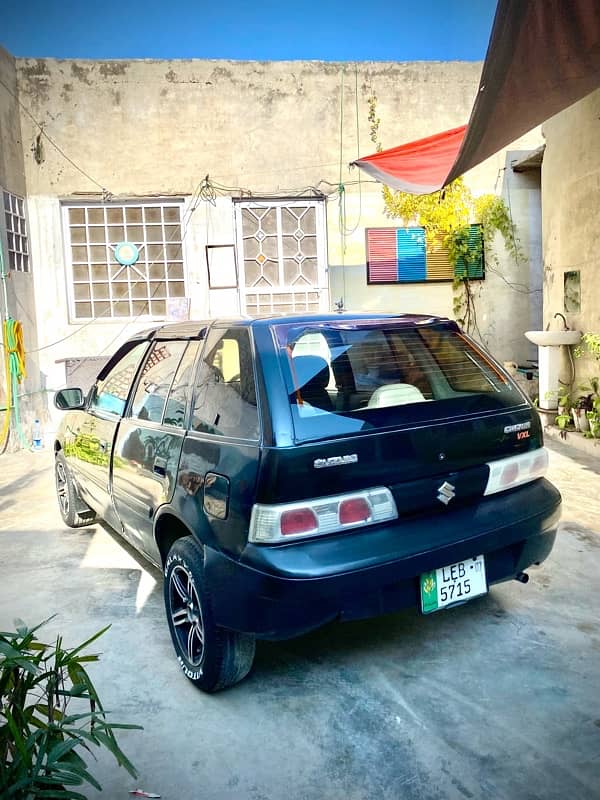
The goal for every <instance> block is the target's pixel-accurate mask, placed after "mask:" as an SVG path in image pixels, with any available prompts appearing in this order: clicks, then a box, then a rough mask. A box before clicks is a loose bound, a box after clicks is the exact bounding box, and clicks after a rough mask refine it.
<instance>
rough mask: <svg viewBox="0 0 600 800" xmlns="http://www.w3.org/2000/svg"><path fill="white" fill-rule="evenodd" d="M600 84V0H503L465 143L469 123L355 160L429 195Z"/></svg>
mask: <svg viewBox="0 0 600 800" xmlns="http://www.w3.org/2000/svg"><path fill="white" fill-rule="evenodd" d="M599 87H600V0H568V2H567V0H498V6H497V8H496V16H495V18H494V26H493V28H492V35H491V38H490V43H489V46H488V51H487V55H486V59H485V63H484V65H483V71H482V73H481V80H480V83H479V90H478V92H477V97H476V99H475V103H474V105H473V109H472V111H471V117H470V119H469V124H468V126H467V127H466V133H464V136H463V137H462V139H461V141H458V139H459V136H458V134H457V131H463V132H464V131H465V129H464V128H456V129H455V130H453V131H447V132H445V133H441V134H438V135H436V136H430V137H428V138H427V139H421V140H419V141H417V142H410V143H409V144H405V145H402V146H400V147H395V148H393V149H391V150H386V151H384V152H382V153H375V154H374V155H372V156H367V157H366V158H361V159H358V160H357V161H354V162H353V163H354V164H356V165H357V166H358V167H361V168H362V169H365V170H366V171H367V172H368V173H369V174H370V175H372V176H373V177H376V178H377V180H380V181H381V182H382V183H386V184H387V185H388V186H391V187H393V188H396V189H402V190H403V191H408V192H413V193H415V194H427V193H429V192H433V191H436V190H437V189H441V187H442V186H445V185H446V184H447V183H450V181H452V180H454V178H456V177H458V176H459V175H462V174H463V173H465V172H467V170H469V169H471V168H472V167H474V166H476V165H477V164H479V163H481V162H482V161H484V160H485V159H486V158H488V157H489V156H491V155H493V154H494V153H497V152H498V151H499V150H501V149H502V148H503V147H506V145H508V144H510V143H511V142H513V141H515V139H518V138H519V136H522V135H523V134H524V133H526V132H527V131H529V130H531V129H532V128H534V127H535V126H536V125H539V124H540V123H542V122H544V121H545V120H547V119H548V118H549V117H552V116H553V115H554V114H557V113H558V112H559V111H562V110H563V109H564V108H567V106H570V105H571V104H572V103H575V102H576V101H577V100H580V99H581V98H582V97H585V95H587V94H589V93H590V92H593V91H594V90H595V89H598V88H599ZM451 140H453V142H454V145H455V147H456V149H455V150H453V149H452V147H451V146H450V141H451ZM420 148H422V149H420ZM409 154H412V155H411V156H409ZM419 159H420V161H421V163H420V164H415V160H417V161H418V160H419Z"/></svg>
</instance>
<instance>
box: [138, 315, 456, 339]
mask: <svg viewBox="0 0 600 800" xmlns="http://www.w3.org/2000/svg"><path fill="white" fill-rule="evenodd" d="M379 320H382V321H383V320H389V321H394V322H398V323H400V324H405V325H407V326H409V325H424V324H427V323H429V324H432V323H435V322H449V321H450V320H448V318H447V317H438V316H431V315H426V314H369V313H365V312H357V313H352V312H349V311H344V312H342V313H337V312H319V313H312V314H307V313H299V314H281V315H279V314H268V315H262V316H257V317H223V318H217V319H212V320H197V321H194V320H190V321H188V322H172V323H166V324H164V325H157V326H156V327H154V328H149V329H147V330H145V331H140V332H139V333H136V334H135V335H134V336H132V337H131V338H130V341H132V340H140V339H141V340H143V339H166V338H168V339H199V338H203V337H204V336H205V335H206V332H207V330H208V328H212V327H218V328H222V327H233V326H236V327H247V328H259V327H261V328H262V327H268V326H270V325H274V324H275V325H290V324H292V325H293V324H298V323H301V324H302V323H305V324H308V325H310V324H311V323H318V322H338V323H340V322H341V323H343V322H361V321H363V322H369V321H372V322H376V321H379Z"/></svg>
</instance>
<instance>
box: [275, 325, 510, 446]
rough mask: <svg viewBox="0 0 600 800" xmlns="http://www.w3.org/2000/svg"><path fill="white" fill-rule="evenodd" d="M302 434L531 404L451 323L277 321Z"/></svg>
mask: <svg viewBox="0 0 600 800" xmlns="http://www.w3.org/2000/svg"><path fill="white" fill-rule="evenodd" d="M273 333H274V336H275V341H276V343H277V346H278V348H279V353H280V359H281V361H282V364H283V371H284V375H285V378H286V382H287V390H288V395H289V402H290V406H291V410H292V416H293V422H294V429H295V435H296V439H297V440H298V441H305V440H310V439H320V438H324V437H330V436H341V435H348V434H350V433H353V432H360V431H367V430H370V429H380V428H386V427H398V426H411V425H414V424H422V423H426V422H433V421H441V420H444V419H450V418H456V417H457V416H467V415H470V414H482V413H486V412H493V411H498V410H500V409H503V408H509V407H514V406H517V405H522V404H524V403H525V402H526V401H525V399H524V397H523V395H522V394H521V393H520V391H519V390H518V389H517V388H516V387H515V386H514V385H513V384H512V383H511V382H510V380H509V379H508V378H507V376H506V375H505V374H504V373H503V372H502V371H501V370H500V368H499V367H497V366H496V365H495V364H494V362H493V361H492V360H491V359H490V358H489V357H488V356H487V355H486V354H485V352H483V351H482V350H480V349H479V348H477V347H476V346H475V345H474V344H473V343H472V342H471V341H470V340H469V339H468V338H467V337H466V336H465V335H464V334H462V333H461V332H460V331H459V330H458V328H457V327H456V326H455V325H454V324H452V323H449V322H431V321H429V322H427V323H424V322H416V323H415V322H413V323H412V324H407V323H406V322H400V321H394V320H387V319H383V320H382V319H379V320H356V321H352V320H350V321H348V320H340V321H339V322H337V321H328V322H321V323H306V322H305V323H297V324H293V323H292V324H289V323H286V324H280V325H274V326H273Z"/></svg>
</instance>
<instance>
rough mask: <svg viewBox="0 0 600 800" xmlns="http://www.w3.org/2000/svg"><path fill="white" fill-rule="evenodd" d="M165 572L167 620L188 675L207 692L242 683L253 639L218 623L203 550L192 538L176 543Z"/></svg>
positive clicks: (250, 663)
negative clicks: (205, 574)
mask: <svg viewBox="0 0 600 800" xmlns="http://www.w3.org/2000/svg"><path fill="white" fill-rule="evenodd" d="M164 573H165V581H164V600H165V610H166V613H167V621H168V624H169V630H170V632H171V638H172V640H173V646H174V647H175V652H176V654H177V660H178V661H179V665H180V667H181V669H182V671H183V673H184V675H185V676H186V677H187V678H188V679H189V680H190V681H191V682H192V683H193V684H195V685H196V686H197V687H198V688H199V689H202V691H204V692H209V693H212V692H217V691H219V690H220V689H225V688H226V687H227V686H233V685H234V684H235V683H238V682H239V681H241V680H242V679H243V678H245V677H246V675H247V674H248V673H249V672H250V669H251V667H252V662H253V661H254V652H255V648H256V641H255V638H254V636H251V635H249V634H244V633H238V632H237V631H231V630H227V629H226V628H221V627H219V626H217V625H216V624H215V622H214V615H213V610H212V605H211V597H210V593H209V591H208V588H207V586H206V581H205V580H204V560H203V556H202V550H201V548H200V547H199V545H197V544H196V542H195V541H194V539H193V538H192V537H191V536H185V537H183V538H182V539H177V541H176V542H175V543H174V544H173V546H172V547H171V549H170V550H169V554H168V556H167V560H166V563H165V570H164Z"/></svg>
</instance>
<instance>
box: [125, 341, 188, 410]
mask: <svg viewBox="0 0 600 800" xmlns="http://www.w3.org/2000/svg"><path fill="white" fill-rule="evenodd" d="M186 345H187V342H185V341H175V342H155V343H154V344H153V346H152V350H151V351H150V353H149V354H148V358H147V359H146V363H145V364H144V367H143V369H142V372H141V375H140V378H139V380H138V384H137V388H136V390H135V394H134V396H133V403H132V405H131V416H132V417H134V418H137V419H146V420H149V421H150V422H161V421H162V416H163V411H164V408H165V403H166V402H167V395H168V393H169V390H170V388H171V383H172V381H173V377H174V376H175V371H176V370H177V367H178V365H179V362H180V360H181V356H182V355H183V352H184V350H185V348H186Z"/></svg>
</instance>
